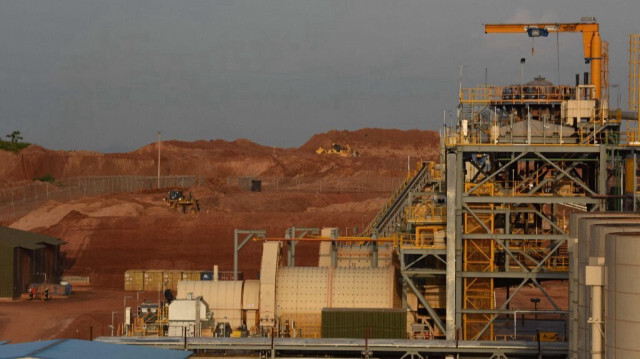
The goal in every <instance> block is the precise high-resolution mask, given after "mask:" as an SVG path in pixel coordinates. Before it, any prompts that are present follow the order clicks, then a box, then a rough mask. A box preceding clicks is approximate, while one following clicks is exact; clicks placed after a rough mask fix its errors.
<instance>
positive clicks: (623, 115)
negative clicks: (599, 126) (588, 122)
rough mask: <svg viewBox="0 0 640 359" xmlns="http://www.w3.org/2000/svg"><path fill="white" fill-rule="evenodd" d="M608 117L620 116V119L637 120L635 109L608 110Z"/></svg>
mask: <svg viewBox="0 0 640 359" xmlns="http://www.w3.org/2000/svg"><path fill="white" fill-rule="evenodd" d="M609 118H620V119H621V120H631V121H638V112H635V111H622V110H620V109H617V110H609Z"/></svg>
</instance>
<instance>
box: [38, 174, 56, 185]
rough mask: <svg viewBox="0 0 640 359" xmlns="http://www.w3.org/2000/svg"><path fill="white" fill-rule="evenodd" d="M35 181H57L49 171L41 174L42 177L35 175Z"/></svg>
mask: <svg viewBox="0 0 640 359" xmlns="http://www.w3.org/2000/svg"><path fill="white" fill-rule="evenodd" d="M33 180H34V181H40V182H49V183H54V182H55V181H56V179H55V177H53V176H52V175H51V174H49V173H47V174H46V175H44V176H40V177H35V178H34V179H33Z"/></svg>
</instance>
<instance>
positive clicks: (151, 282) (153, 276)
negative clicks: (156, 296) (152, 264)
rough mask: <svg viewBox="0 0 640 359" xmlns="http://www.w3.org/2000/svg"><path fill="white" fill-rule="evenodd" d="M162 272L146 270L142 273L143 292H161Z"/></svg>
mask: <svg viewBox="0 0 640 359" xmlns="http://www.w3.org/2000/svg"><path fill="white" fill-rule="evenodd" d="M163 279H164V278H163V271H161V270H146V271H145V272H144V290H145V291H149V292H153V291H161V290H162V280H163Z"/></svg>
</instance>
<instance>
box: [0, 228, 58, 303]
mask: <svg viewBox="0 0 640 359" xmlns="http://www.w3.org/2000/svg"><path fill="white" fill-rule="evenodd" d="M64 243H65V242H63V241H61V240H60V239H58V238H54V237H50V236H46V235H43V234H39V233H33V232H28V231H22V230H19V229H14V228H9V227H1V226H0V298H4V299H7V298H8V299H12V298H16V297H19V296H20V294H21V293H24V292H26V291H27V288H28V287H29V284H30V283H32V282H41V281H44V280H45V279H46V281H47V282H49V283H57V282H58V281H59V280H60V274H61V272H62V263H61V259H60V245H62V244H64Z"/></svg>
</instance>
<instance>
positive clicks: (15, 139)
mask: <svg viewBox="0 0 640 359" xmlns="http://www.w3.org/2000/svg"><path fill="white" fill-rule="evenodd" d="M6 137H7V138H10V139H11V143H18V141H20V140H22V139H23V137H22V136H20V131H13V132H11V133H10V134H8V135H7V136H6Z"/></svg>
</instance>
